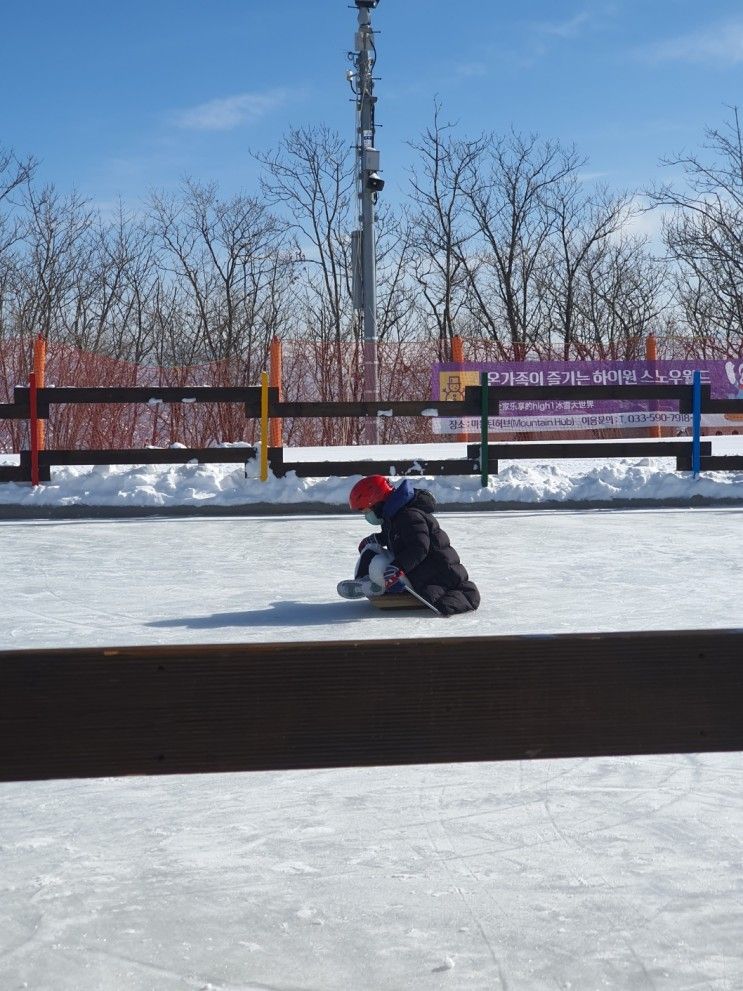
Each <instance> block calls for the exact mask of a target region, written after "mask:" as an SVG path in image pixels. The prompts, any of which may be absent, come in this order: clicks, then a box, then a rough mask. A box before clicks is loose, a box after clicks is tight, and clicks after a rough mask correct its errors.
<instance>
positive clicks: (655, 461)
mask: <svg viewBox="0 0 743 991" xmlns="http://www.w3.org/2000/svg"><path fill="white" fill-rule="evenodd" d="M704 439H705V440H711V441H712V452H713V454H743V436H727V437H712V438H704ZM554 443H559V442H557V441H556V442H554ZM466 453H467V452H466V445H464V444H419V445H389V446H383V447H338V448H330V449H328V448H325V449H323V448H296V449H287V450H286V451H285V455H284V456H285V459H286V461H287V462H289V461H323V460H326V461H327V460H328V459H329V458H330V459H333V460H343V459H346V460H352V459H359V458H371V459H374V460H381V461H383V462H384V461H387V462H388V463H389V471H390V474H392V475H394V474H395V473H396V469H395V460H402V459H407V460H411V459H415V458H420V459H426V458H432V459H441V458H465V457H466ZM17 462H18V457H17V455H15V456H14V455H0V463H6V464H8V463H16V464H17ZM258 470H259V468H258V463H257V461H251V462H249V463H248V465H247V468H246V467H244V466H243V465H242V464H238V465H199V464H189V465H165V466H100V467H93V468H90V467H71V468H53V469H52V479H51V482H49V483H45V484H44V485H41V486H39V487H38V488H36V489H31V487H30V486H29V485H28V484H16V483H5V484H0V518H2V516H3V515H5V516H8V515H10V514H11V513H12V512H14V511H15V512H16V513H18V512H24V513H43V512H47V513H54V512H56V513H59V512H65V511H67V512H74V511H75V510H80V509H82V508H83V507H97V508H103V509H107V510H108V511H110V512H122V511H123V512H127V511H129V512H131V511H136V510H142V509H149V510H155V511H164V512H168V511H174V510H178V509H181V510H182V509H186V510H191V511H204V510H206V511H214V510H218V511H220V510H221V511H228V512H229V511H233V512H237V511H240V510H242V509H249V508H250V507H258V506H262V507H264V508H265V507H267V506H278V507H284V508H285V509H288V508H289V507H292V506H294V507H297V506H307V505H308V504H310V503H311V504H314V505H315V506H320V507H322V506H327V507H335V508H338V507H342V506H343V507H344V506H345V505H346V499H347V495H348V490H349V488H350V485H351V483H352V482H353V481H354V479H350V480H349V479H346V478H306V479H305V478H297V477H296V476H295V475H294V473H290V474H289V475H288V476H287V477H286V478H278V479H277V478H273V476H271V477H269V480H268V481H267V482H261V481H260V480H259V478H258ZM246 472H247V478H246ZM420 484H421V485H423V486H424V487H426V488H430V489H431V491H432V492H433V493H434V495H435V496H436V498H437V499H438V501H439V503H440V504H441V505H446V506H450V507H454V506H465V507H466V506H470V507H472V506H480V507H488V508H502V507H509V506H522V505H523V506H535V507H537V506H541V505H545V504H546V505H564V506H570V505H589V504H592V505H607V506H612V505H613V506H622V505H629V504H633V503H634V504H642V503H648V502H655V503H666V504H669V503H674V504H681V503H685V502H688V501H689V500H691V499H694V500H695V501H700V500H701V501H704V502H708V503H709V502H719V501H727V502H738V503H740V504H743V471H738V472H705V473H702V474H701V475H700V477H699V478H693V477H692V475H691V473H690V472H681V473H679V472H676V470H675V460H673V459H669V458H617V459H611V460H605V461H603V460H602V461H591V460H586V459H581V460H575V461H560V460H553V461H546V460H545V459H541V460H526V461H502V462H501V463H500V465H499V474H498V475H493V476H491V478H490V484H489V486H488V488H485V489H483V488H481V487H480V477H479V475H472V476H454V477H442V478H436V479H430V478H429V479H422V480H421V483H420Z"/></svg>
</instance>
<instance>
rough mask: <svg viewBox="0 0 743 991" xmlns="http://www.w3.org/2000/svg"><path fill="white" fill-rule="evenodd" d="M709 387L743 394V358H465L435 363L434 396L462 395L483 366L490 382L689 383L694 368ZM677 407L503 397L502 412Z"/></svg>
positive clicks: (728, 395)
mask: <svg viewBox="0 0 743 991" xmlns="http://www.w3.org/2000/svg"><path fill="white" fill-rule="evenodd" d="M697 370H699V371H700V372H701V373H702V383H703V384H708V385H709V386H710V387H711V395H712V398H713V399H743V360H736V361H529V362H515V361H511V362H508V361H504V362H465V363H463V364H460V365H457V364H453V363H443V364H436V365H434V366H433V374H432V381H431V389H432V396H433V399H434V400H436V401H438V402H441V401H445V400H455V399H464V389H465V387H466V386H468V385H479V384H480V380H479V375H480V373H481V372H487V373H488V381H489V383H490V385H500V386H514V385H531V386H546V385H572V386H577V387H580V386H586V385H654V384H656V383H658V384H663V385H691V382H692V376H693V374H694V372H695V371H697ZM651 408H652V409H658V410H673V409H677V408H678V405H677V404H676V403H674V402H671V401H668V400H665V401H662V400H657V401H653V402H639V401H637V402H620V401H604V400H600V401H599V400H590V399H589V400H586V401H578V400H558V399H544V400H533V401H524V402H501V404H500V414H501V416H528V415H537V414H541V415H543V416H544V415H551V414H559V413H585V412H591V413H621V412H629V411H633V410H648V409H651Z"/></svg>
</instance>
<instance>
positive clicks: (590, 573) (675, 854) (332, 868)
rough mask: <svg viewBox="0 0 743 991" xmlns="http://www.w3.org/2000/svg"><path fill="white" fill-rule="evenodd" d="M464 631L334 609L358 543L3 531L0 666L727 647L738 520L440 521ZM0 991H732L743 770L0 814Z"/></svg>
mask: <svg viewBox="0 0 743 991" xmlns="http://www.w3.org/2000/svg"><path fill="white" fill-rule="evenodd" d="M440 519H441V522H442V525H443V526H444V528H445V529H446V530H447V531H448V532H449V534H450V536H451V538H452V542H453V543H454V545H455V547H456V548H457V549H458V550H459V552H460V554H461V556H462V559H463V561H464V563H465V565H466V566H467V567H468V569H469V571H470V573H471V576H472V577H473V578H474V580H475V581H476V582H477V583H478V585H479V586H480V589H481V592H482V596H483V605H482V607H481V609H480V611H479V612H478V613H476V614H474V615H470V616H463V617H455V618H453V619H450V620H440V619H437V618H436V617H434V616H429V615H428V614H424V613H407V614H398V613H393V614H381V613H378V612H376V611H373V610H372V609H371V607H369V606H368V605H366V604H365V603H363V602H362V603H356V602H345V601H340V600H337V599H336V597H335V584H336V582H337V580H338V579H339V578H341V577H346V576H347V575H348V574H349V573H350V572H351V570H352V568H353V563H354V559H355V548H356V544H357V543H358V540H359V539H360V538H361V537H362V536H364V535H365V534H366V533H367V532H369V531H368V529H366V528H365V527H364V525H363V524H362V526H361V528H360V527H359V523H358V521H356V520H353V519H351V518H349V517H312V518H296V517H295V518H271V519H258V518H231V519H219V520H212V519H191V520H188V519H186V520H157V519H152V520H132V521H124V520H117V521H111V522H106V521H98V522H28V523H25V522H24V523H4V524H0V547H1V548H2V561H3V567H2V569H1V571H0V582H1V583H2V584H1V585H0V602H1V603H2V605H1V606H0V617H1V622H0V648H1V649H14V648H23V647H31V646H42V645H47V646H65V645H70V646H90V645H96V644H106V645H114V644H117V645H123V644H135V643H178V642H186V641H189V642H227V641H236V642H237V641H242V642H256V641H274V640H283V639H291V640H303V639H307V640H311V639H328V640H330V639H363V638H381V637H425V636H442V635H443V636H468V635H481V634H496V633H534V632H560V631H578V630H628V629H670V628H676V629H679V628H693V627H737V626H741V625H743V623H741V601H742V599H743V579H742V578H741V564H740V534H741V528H742V526H743V510H736V509H695V510H673V511H671V510H653V511H625V512H617V511H595V512H582V513H580V512H567V511H566V512H543V511H542V512H540V511H535V512H530V511H521V512H515V513H484V514H478V513H460V514H451V515H447V514H442V515H441V517H440ZM0 803H1V805H0V807H1V809H2V811H1V812H0V988H2V989H3V991H5V989H8V991H15V989H17V988H28V989H31V991H73V989H74V991H120V989H126V991H145V989H147V991H176V989H178V991H180V989H189V991H190V989H196V991H207V989H209V991H254V989H255V991H258V989H260V991H341V989H342V991H349V989H359V991H378V989H400V991H403V989H411V988H416V989H417V988H422V989H428V988H431V989H438V988H449V989H452V988H457V989H459V988H462V989H478V991H480V989H482V991H485V989H488V991H490V989H500V988H503V989H509V991H541V989H568V988H570V989H580V991H584V989H587V991H593V989H599V988H614V989H625V988H628V989H657V991H660V989H662V991H685V989H688V991H692V989H694V991H697V989H711V991H740V989H741V988H743V755H738V754H730V755H691V756H673V755H669V756H662V757H641V758H612V759H592V760H570V761H533V762H515V763H504V764H468V765H437V766H428V767H400V768H367V769H358V770H354V769H351V770H338V771H336V770H324V771H305V772H282V773H271V774H232V775H223V776H222V775H215V776H192V777H173V778H154V779H144V778H133V779H102V780H95V781H63V782H45V783H33V784H13V785H2V786H0Z"/></svg>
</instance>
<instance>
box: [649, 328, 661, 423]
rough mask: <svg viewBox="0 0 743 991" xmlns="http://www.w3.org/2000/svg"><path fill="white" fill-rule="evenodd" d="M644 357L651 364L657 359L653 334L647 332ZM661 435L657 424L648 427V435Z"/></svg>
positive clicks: (656, 346) (656, 348)
mask: <svg viewBox="0 0 743 991" xmlns="http://www.w3.org/2000/svg"><path fill="white" fill-rule="evenodd" d="M645 358H646V360H647V361H650V362H652V363H653V364H655V362H656V361H657V360H658V345H657V342H656V340H655V335H654V334H648V336H647V337H646V338H645ZM653 405H655V404H654V403H653V404H651V409H652V407H653ZM662 436H663V434H662V431H661V428H660V427H659V426H653V427H649V428H648V437H662Z"/></svg>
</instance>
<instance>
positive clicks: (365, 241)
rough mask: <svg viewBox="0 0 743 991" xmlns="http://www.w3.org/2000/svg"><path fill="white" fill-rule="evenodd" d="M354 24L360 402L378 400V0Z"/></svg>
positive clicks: (364, 0) (369, 432)
mask: <svg viewBox="0 0 743 991" xmlns="http://www.w3.org/2000/svg"><path fill="white" fill-rule="evenodd" d="M355 3H356V8H357V10H358V27H357V30H356V34H355V37H354V50H353V52H350V53H349V59H350V60H351V62H352V63H353V65H354V68H353V70H349V73H347V78H348V80H349V82H350V83H351V87H352V89H353V92H354V94H355V96H356V185H357V193H358V200H359V229H358V231H357V232H356V233H355V236H354V239H353V248H354V260H353V275H354V288H353V299H354V307H355V308H356V309H357V310H359V311H360V312H361V313H362V320H363V331H364V400H365V401H367V402H377V401H378V399H379V394H378V393H379V390H378V384H377V383H378V374H377V314H376V310H377V273H376V237H375V216H374V214H375V210H374V208H375V205H376V202H377V197H378V196H379V194H380V193H381V192H382V190H383V189H384V179H383V178H382V176H381V175H380V174H379V173H380V162H379V151H378V150H377V148H376V147H375V141H374V137H375V125H374V112H375V107H376V102H377V98H376V97H375V96H374V75H373V73H374V64H375V62H376V59H377V49H376V46H375V43H374V29H373V28H372V23H371V12H372V10H374V9H375V7H376V6H377V4H378V3H379V0H355ZM365 437H366V441H367V443H369V444H374V443H376V442H377V421H376V419H372V418H371V417H370V418H368V419H367V421H366V425H365Z"/></svg>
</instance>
